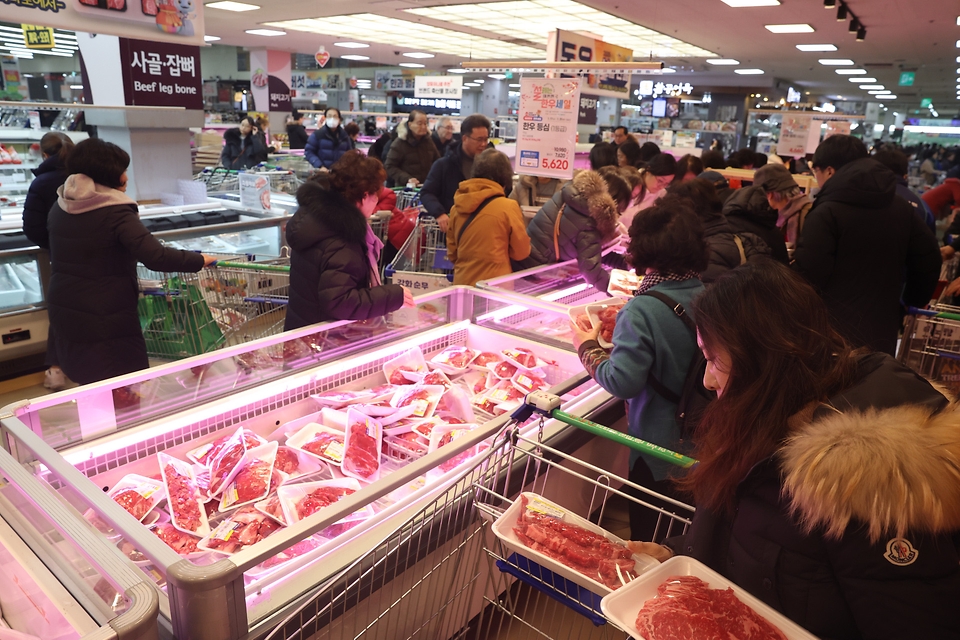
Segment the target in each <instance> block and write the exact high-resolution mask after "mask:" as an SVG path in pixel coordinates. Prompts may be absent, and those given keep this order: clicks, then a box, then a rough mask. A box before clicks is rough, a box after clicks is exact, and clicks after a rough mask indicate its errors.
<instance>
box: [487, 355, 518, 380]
mask: <svg viewBox="0 0 960 640" xmlns="http://www.w3.org/2000/svg"><path fill="white" fill-rule="evenodd" d="M488 366H489V367H490V371H493V375H495V376H497V377H498V378H500V379H501V380H509V379H510V378H512V377H513V375H514V374H515V373H516V372H517V366H516V365H514V364H511V363H510V362H507V361H506V360H501V361H500V362H498V363H496V364H491V365H488Z"/></svg>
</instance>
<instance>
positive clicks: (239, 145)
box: [220, 128, 269, 169]
mask: <svg viewBox="0 0 960 640" xmlns="http://www.w3.org/2000/svg"><path fill="white" fill-rule="evenodd" d="M268 153H269V150H268V149H267V143H266V140H265V139H264V137H263V134H262V133H251V134H250V135H248V136H247V137H246V138H241V137H240V129H239V128H237V129H227V130H226V131H225V132H224V134H223V152H222V153H221V154H220V162H221V163H222V164H223V166H225V167H226V168H228V169H249V168H250V167H255V166H257V165H258V164H260V163H261V162H266V161H267V154H268Z"/></svg>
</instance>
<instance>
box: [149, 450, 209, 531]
mask: <svg viewBox="0 0 960 640" xmlns="http://www.w3.org/2000/svg"><path fill="white" fill-rule="evenodd" d="M157 462H158V463H159V465H160V474H161V477H162V478H163V485H164V487H165V488H166V490H167V509H168V510H169V511H170V517H171V522H172V524H173V526H174V527H175V528H177V529H179V530H180V531H183V532H185V533H190V534H193V535H195V536H198V539H199V538H202V537H203V536H205V535H207V534H208V533H210V523H209V522H208V520H207V512H206V509H204V507H203V504H204V502H205V501H206V495H205V494H203V493H201V492H200V488H199V486H197V479H196V476H194V473H193V465H191V464H189V463H186V462H184V461H183V460H178V459H176V458H174V457H173V456H168V455H167V454H165V453H162V452H161V453H158V454H157Z"/></svg>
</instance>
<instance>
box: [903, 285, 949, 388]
mask: <svg viewBox="0 0 960 640" xmlns="http://www.w3.org/2000/svg"><path fill="white" fill-rule="evenodd" d="M908 314H909V315H908V316H907V318H906V321H905V323H904V330H903V338H902V339H901V340H900V351H899V353H898V354H897V359H898V360H899V361H900V362H901V363H903V364H905V365H906V366H908V367H910V368H911V369H913V370H914V371H916V372H917V373H919V374H920V375H922V376H923V377H925V378H926V379H928V380H931V381H934V382H939V383H940V384H942V385H944V386H945V387H947V388H948V389H950V390H951V391H952V392H953V393H954V394H955V395H958V394H960V307H957V306H953V305H949V304H945V303H942V302H938V303H936V304H933V305H931V308H930V309H917V308H914V307H911V308H909V309H908Z"/></svg>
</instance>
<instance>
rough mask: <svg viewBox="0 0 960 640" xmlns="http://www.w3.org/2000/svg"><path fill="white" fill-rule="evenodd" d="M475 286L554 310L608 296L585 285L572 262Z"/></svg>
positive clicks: (592, 301)
mask: <svg viewBox="0 0 960 640" xmlns="http://www.w3.org/2000/svg"><path fill="white" fill-rule="evenodd" d="M477 287H478V288H479V289H482V290H484V291H495V292H497V293H500V294H503V295H507V296H510V297H512V298H514V299H516V300H518V301H527V300H529V299H534V300H536V301H537V302H538V303H539V304H546V305H547V306H550V307H552V308H554V309H557V310H558V311H563V312H566V311H568V310H569V309H571V308H573V307H576V306H579V305H586V304H591V303H595V302H603V301H604V300H608V299H609V298H611V296H610V295H609V294H607V293H603V292H601V291H598V290H597V289H596V288H595V287H594V286H593V285H591V284H588V283H587V282H586V280H584V279H583V276H582V275H581V274H580V269H579V267H578V266H577V261H576V260H568V261H567V262H558V263H555V264H545V265H541V266H539V267H533V268H532V269H525V270H523V271H517V272H515V273H511V274H510V275H507V276H501V277H499V278H492V279H490V280H483V281H480V282H478V283H477Z"/></svg>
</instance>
